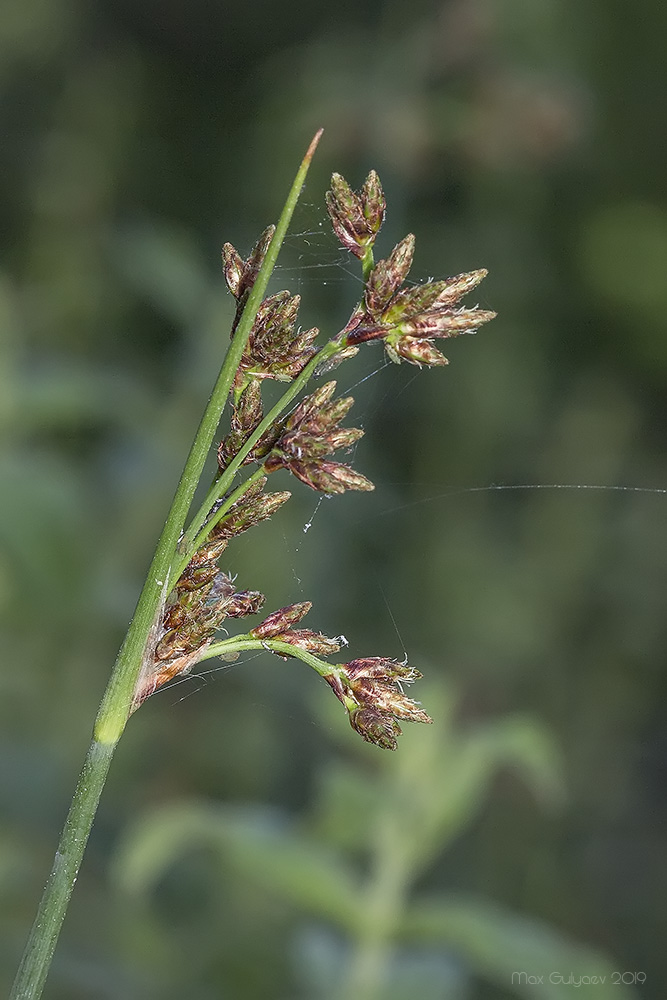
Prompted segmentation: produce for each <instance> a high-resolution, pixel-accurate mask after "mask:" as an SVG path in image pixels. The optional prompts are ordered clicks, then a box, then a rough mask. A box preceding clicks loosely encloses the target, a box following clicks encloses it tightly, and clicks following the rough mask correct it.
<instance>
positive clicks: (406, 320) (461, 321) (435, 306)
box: [342, 234, 496, 366]
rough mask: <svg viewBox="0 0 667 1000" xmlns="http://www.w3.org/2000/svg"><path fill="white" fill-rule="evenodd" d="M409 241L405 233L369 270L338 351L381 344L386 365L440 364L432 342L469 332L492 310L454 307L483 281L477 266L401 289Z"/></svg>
mask: <svg viewBox="0 0 667 1000" xmlns="http://www.w3.org/2000/svg"><path fill="white" fill-rule="evenodd" d="M414 249H415V238H414V236H413V235H412V234H409V235H408V236H406V237H405V239H403V240H401V242H400V243H398V244H397V245H396V246H395V247H394V249H393V251H392V253H391V254H390V256H389V257H388V258H387V259H386V260H380V261H378V263H377V264H376V265H375V267H374V268H373V270H372V271H371V273H370V275H369V277H368V281H367V282H366V289H365V292H364V298H363V300H362V302H360V303H359V305H358V306H357V307H356V309H355V310H354V312H353V313H352V315H351V317H350V319H349V320H348V323H347V325H346V326H345V328H344V330H343V331H342V336H343V337H344V340H343V343H344V345H345V347H344V349H345V350H347V349H349V347H350V346H356V345H358V344H361V343H363V342H364V341H368V340H382V341H383V342H384V345H385V349H386V351H387V354H388V356H389V358H390V359H391V360H392V361H395V362H400V361H409V362H410V363H411V364H415V365H427V366H434V365H446V364H447V363H448V362H447V358H445V357H444V356H443V355H442V354H441V353H440V351H438V349H437V348H436V347H435V346H434V344H433V340H434V339H435V338H438V337H441V338H448V337H458V336H459V334H462V333H475V332H476V331H477V330H478V328H479V327H480V326H481V325H482V324H483V323H488V322H489V320H491V319H493V318H494V317H495V315H496V314H495V313H494V312H490V311H488V310H485V309H480V308H479V307H478V306H474V307H473V308H461V307H459V306H458V303H459V301H460V299H462V298H463V296H464V295H466V294H467V293H468V292H470V291H472V290H473V289H474V288H476V287H477V285H478V284H479V283H480V281H482V279H483V278H485V277H486V274H487V272H486V271H485V270H484V269H483V268H480V269H479V270H477V271H470V272H467V273H465V274H458V275H455V276H454V277H452V278H445V279H444V280H442V281H429V282H425V283H424V284H421V285H413V286H411V287H408V288H404V287H402V286H403V283H404V281H405V279H406V278H407V276H408V273H409V271H410V267H411V266H412V259H413V256H414Z"/></svg>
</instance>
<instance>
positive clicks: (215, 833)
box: [114, 803, 358, 932]
mask: <svg viewBox="0 0 667 1000" xmlns="http://www.w3.org/2000/svg"><path fill="white" fill-rule="evenodd" d="M202 845H205V846H206V845H208V846H210V847H212V848H214V849H215V850H217V851H219V852H220V855H221V858H222V859H223V861H224V863H225V865H226V866H228V867H229V868H230V869H231V870H232V872H233V873H234V874H235V875H238V876H241V877H242V878H244V879H249V880H251V881H252V882H254V883H255V884H257V885H259V886H261V887H262V888H264V889H267V890H269V891H271V892H274V893H277V894H278V895H279V896H280V897H281V898H283V899H285V900H287V901H289V902H290V903H293V904H295V905H297V906H300V907H302V908H303V909H305V910H308V911H309V912H311V913H315V914H317V915H318V916H320V917H324V918H327V919H329V920H332V921H334V922H335V923H337V924H339V925H340V926H342V927H345V928H347V929H348V930H349V931H352V932H354V930H355V929H356V926H357V923H358V905H357V895H356V888H355V884H354V878H353V875H352V873H351V871H350V870H349V868H348V867H347V866H346V865H345V863H344V861H343V860H342V858H341V857H340V856H338V855H337V854H336V853H334V852H333V851H330V850H327V849H326V848H325V847H323V846H322V845H320V844H318V843H317V842H316V841H313V840H310V839H309V838H307V837H304V836H302V835H301V834H300V833H299V831H298V830H297V829H295V827H294V826H292V825H291V824H289V823H287V822H286V820H285V818H284V817H283V816H281V815H280V814H279V813H277V812H272V811H270V810H268V809H260V808H257V809H240V808H239V809H226V808H223V807H217V808H216V807H214V806H207V805H206V804H199V803H183V804H179V805H176V806H165V807H163V808H162V809H158V810H155V811H154V812H152V813H150V814H149V815H148V816H146V817H145V818H144V819H143V820H142V821H141V822H139V823H138V824H137V825H136V826H135V827H134V828H133V829H131V830H130V831H129V833H128V834H127V835H126V837H125V839H124V842H123V843H122V845H121V847H120V848H119V851H118V854H117V856H116V860H115V865H114V873H115V878H116V880H117V882H118V884H119V885H120V886H121V887H122V888H123V889H124V890H126V891H129V892H139V893H144V892H147V891H149V890H150V889H151V888H152V887H153V886H154V885H155V883H156V882H157V881H158V880H159V879H160V877H161V875H162V874H163V873H164V872H165V870H166V869H167V868H168V867H169V866H170V865H172V864H174V863H175V862H176V861H177V860H178V858H179V857H180V855H182V854H183V853H184V852H186V851H188V850H191V849H192V848H194V847H201V846H202Z"/></svg>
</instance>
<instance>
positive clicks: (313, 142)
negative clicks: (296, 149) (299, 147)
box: [303, 128, 324, 163]
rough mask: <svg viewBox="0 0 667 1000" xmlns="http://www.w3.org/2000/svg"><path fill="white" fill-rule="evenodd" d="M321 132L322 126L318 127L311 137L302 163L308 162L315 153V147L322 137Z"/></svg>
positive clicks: (322, 130)
mask: <svg viewBox="0 0 667 1000" xmlns="http://www.w3.org/2000/svg"><path fill="white" fill-rule="evenodd" d="M323 132H324V129H323V128H318V130H317V132H316V133H315V135H314V136H313V138H312V139H311V142H310V146H309V147H308V149H307V150H306V155H305V156H304V158H303V162H304V163H310V161H311V160H312V158H313V156H314V155H315V150H316V149H317V146H318V143H319V141H320V139H321V138H322V133H323Z"/></svg>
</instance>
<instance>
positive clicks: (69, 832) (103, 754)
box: [10, 129, 322, 1000]
mask: <svg viewBox="0 0 667 1000" xmlns="http://www.w3.org/2000/svg"><path fill="white" fill-rule="evenodd" d="M321 134H322V130H321V129H320V131H319V132H317V134H316V135H315V136H314V138H313V140H312V142H311V144H310V146H309V147H308V150H307V152H306V155H305V157H304V158H303V160H302V162H301V166H300V167H299V170H298V172H297V175H296V177H295V179H294V183H293V184H292V187H291V189H290V192H289V195H288V197H287V201H286V202H285V206H284V208H283V210H282V213H281V215H280V219H279V220H278V225H277V226H276V231H275V234H274V236H273V239H272V241H271V244H270V246H269V248H268V250H267V253H266V257H265V258H264V261H263V263H262V266H261V268H260V270H259V274H258V275H257V280H256V281H255V284H254V286H253V288H252V291H251V292H250V295H249V296H248V301H247V303H246V306H245V308H244V310H243V315H242V316H241V320H240V322H239V325H238V327H237V328H236V331H235V334H234V338H233V340H232V342H231V345H230V347H229V349H228V351H227V354H226V356H225V360H224V362H223V365H222V368H221V369H220V374H219V376H218V379H217V381H216V384H215V386H214V388H213V392H212V393H211V397H210V399H209V401H208V404H207V406H206V409H205V411H204V416H203V417H202V420H201V423H200V425H199V428H198V430H197V433H196V435H195V439H194V441H193V444H192V447H191V449H190V454H189V455H188V458H187V461H186V463H185V467H184V469H183V474H182V475H181V478H180V481H179V483H178V486H177V488H176V493H175V495H174V499H173V501H172V505H171V509H170V511H169V514H168V515H167V520H166V523H165V525H164V528H163V530H162V534H161V535H160V539H159V541H158V544H157V548H156V550H155V555H154V557H153V561H152V563H151V566H150V569H149V571H148V576H147V578H146V582H145V584H144V586H143V589H142V591H141V594H140V597H139V600H138V602H137V607H136V610H135V612H134V616H133V618H132V621H131V623H130V626H129V629H128V632H127V635H126V637H125V640H124V642H123V645H122V647H121V650H120V652H119V654H118V657H117V659H116V663H115V665H114V668H113V671H112V674H111V678H110V680H109V684H108V686H107V689H106V691H105V693H104V696H103V698H102V703H101V705H100V709H99V712H98V715H97V719H96V721H95V727H94V741H93V743H92V744H91V748H90V750H89V753H88V756H87V758H86V761H85V764H84V767H83V770H82V772H81V777H80V779H79V782H78V784H77V787H76V790H75V792H74V797H73V799H72V805H71V807H70V811H69V814H68V816H67V820H66V822H65V827H64V829H63V833H62V836H61V840H60V843H59V845H58V851H57V853H56V857H55V861H54V865H53V870H52V872H51V876H50V878H49V881H48V882H47V885H46V888H45V890H44V894H43V896H42V900H41V903H40V906H39V909H38V912H37V916H36V918H35V922H34V924H33V927H32V930H31V933H30V937H29V940H28V944H27V945H26V949H25V952H24V954H23V958H22V960H21V965H20V967H19V971H18V973H17V976H16V980H15V982H14V987H13V990H12V994H11V998H10V1000H38V998H39V997H40V996H41V993H42V990H43V987H44V982H45V980H46V977H47V974H48V971H49V967H50V964H51V959H52V957H53V952H54V950H55V947H56V942H57V940H58V935H59V933H60V928H61V926H62V922H63V920H64V917H65V913H66V911H67V906H68V903H69V899H70V896H71V893H72V888H73V886H74V882H75V880H76V875H77V872H78V870H79V865H80V864H81V859H82V857H83V852H84V850H85V846H86V842H87V840H88V835H89V833H90V829H91V826H92V823H93V819H94V817H95V812H96V810H97V804H98V802H99V798H100V795H101V792H102V788H103V786H104V782H105V779H106V775H107V771H108V769H109V764H110V763H111V757H112V756H113V752H114V749H115V746H116V743H117V742H118V739H119V738H120V736H121V734H122V732H123V729H124V728H125V724H126V722H127V719H128V717H129V714H130V709H131V705H132V698H133V695H134V689H135V686H136V683H137V678H138V675H139V671H140V669H141V662H142V657H143V655H144V651H145V648H146V645H147V643H148V640H149V636H150V632H151V628H152V626H153V624H154V622H155V621H156V620H157V618H158V615H159V612H160V608H161V606H162V602H163V600H164V595H165V594H166V592H167V588H168V577H169V571H170V567H171V563H172V560H173V558H174V553H175V552H176V546H177V544H178V539H179V536H180V534H181V532H182V530H183V526H184V524H185V519H186V517H187V514H188V511H189V509H190V506H191V504H192V498H193V496H194V492H195V490H196V488H197V486H198V484H199V480H200V478H201V474H202V470H203V468H204V463H205V461H206V458H207V456H208V453H209V450H210V447H211V443H212V441H213V437H214V435H215V432H216V429H217V426H218V423H219V420H220V416H221V414H222V411H223V409H224V406H225V403H226V401H227V397H228V395H229V390H230V387H231V385H232V381H233V379H234V375H235V374H236V371H237V369H238V366H239V362H240V360H241V355H242V353H243V349H244V347H245V345H246V342H247V340H248V337H249V335H250V330H251V328H252V324H253V322H254V319H255V316H256V314H257V310H258V308H259V306H260V304H261V301H262V298H263V297H264V293H265V291H266V287H267V284H268V281H269V278H270V276H271V272H272V270H273V268H274V266H275V263H276V259H277V256H278V252H279V250H280V247H281V244H282V242H283V240H284V238H285V234H286V232H287V227H288V226H289V223H290V220H291V218H292V214H293V212H294V209H295V207H296V204H297V202H298V200H299V196H300V194H301V189H302V187H303V184H304V181H305V179H306V174H307V173H308V168H309V167H310V162H311V160H312V157H313V154H314V153H315V149H316V148H317V144H318V142H319V139H320V136H321Z"/></svg>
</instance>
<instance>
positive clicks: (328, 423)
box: [264, 382, 373, 493]
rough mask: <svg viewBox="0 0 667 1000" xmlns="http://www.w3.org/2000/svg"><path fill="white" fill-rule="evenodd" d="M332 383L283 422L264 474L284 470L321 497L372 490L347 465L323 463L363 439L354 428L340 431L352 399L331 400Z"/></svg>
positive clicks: (266, 462) (366, 480) (265, 463)
mask: <svg viewBox="0 0 667 1000" xmlns="http://www.w3.org/2000/svg"><path fill="white" fill-rule="evenodd" d="M335 391H336V383H335V382H327V383H326V384H325V385H323V386H321V387H320V388H319V389H317V390H316V391H315V392H314V393H313V394H312V395H310V396H308V397H307V398H306V399H304V400H303V401H302V402H301V403H300V404H299V405H298V406H297V407H296V409H295V410H294V411H293V412H292V413H291V414H290V416H289V417H288V418H287V420H285V421H284V423H283V424H282V427H281V429H280V432H279V434H278V436H277V438H276V440H275V442H274V444H273V448H272V450H271V452H270V454H269V456H268V458H267V459H266V460H265V462H264V468H265V469H266V471H267V472H274V471H275V470H276V469H280V468H286V469H289V470H290V472H292V473H293V475H295V476H296V477H297V478H298V479H300V480H301V482H303V483H305V484H306V486H310V487H311V489H314V490H319V491H320V492H322V493H343V492H344V491H345V490H372V489H373V484H372V483H371V482H370V481H369V480H368V479H366V477H365V476H362V475H361V474H360V473H358V472H355V471H354V470H353V469H351V468H350V467H349V466H347V465H343V464H341V463H339V462H332V461H329V460H327V459H326V456H327V455H331V454H332V453H333V452H334V451H336V450H337V449H338V448H351V447H352V445H353V444H354V443H355V442H356V441H358V440H359V438H360V437H362V435H363V433H364V432H363V431H362V430H360V429H358V428H355V427H349V428H347V427H339V426H338V424H339V422H340V421H341V420H342V419H343V418H344V417H345V415H346V414H347V412H348V411H349V409H350V407H351V406H352V404H353V403H354V400H353V399H352V397H351V396H348V397H346V398H344V399H333V398H332V397H333V394H334V392H335Z"/></svg>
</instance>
